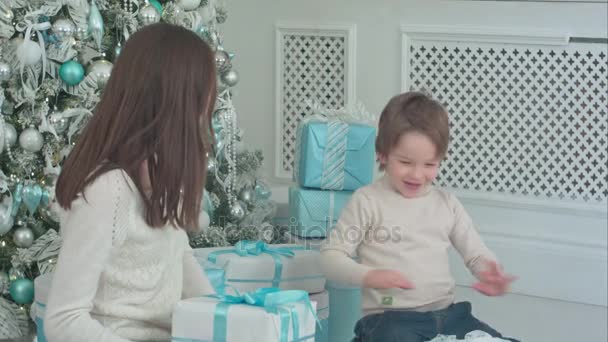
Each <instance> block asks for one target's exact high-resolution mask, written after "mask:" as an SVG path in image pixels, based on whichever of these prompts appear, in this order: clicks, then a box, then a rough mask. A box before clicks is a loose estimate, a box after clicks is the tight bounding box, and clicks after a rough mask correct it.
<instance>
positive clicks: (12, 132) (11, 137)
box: [4, 122, 17, 146]
mask: <svg viewBox="0 0 608 342" xmlns="http://www.w3.org/2000/svg"><path fill="white" fill-rule="evenodd" d="M4 139H6V141H7V142H8V146H14V145H15V143H16V142H17V130H16V129H15V126H13V125H11V124H9V123H8V122H6V123H5V124H4Z"/></svg>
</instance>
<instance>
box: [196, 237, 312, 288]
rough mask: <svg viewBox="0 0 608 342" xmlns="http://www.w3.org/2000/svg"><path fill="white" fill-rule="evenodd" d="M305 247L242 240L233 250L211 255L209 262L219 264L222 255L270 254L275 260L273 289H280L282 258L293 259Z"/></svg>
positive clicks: (216, 252)
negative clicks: (296, 252)
mask: <svg viewBox="0 0 608 342" xmlns="http://www.w3.org/2000/svg"><path fill="white" fill-rule="evenodd" d="M301 249H304V248H303V247H299V246H298V247H270V246H268V245H267V244H266V243H265V242H263V241H259V240H258V241H250V240H241V241H239V242H237V243H236V244H235V245H234V248H233V249H227V250H220V251H215V252H211V253H209V255H208V256H207V260H208V261H209V262H212V263H216V262H217V257H218V256H219V255H222V254H236V255H238V256H241V257H247V256H258V255H261V254H268V255H270V256H271V257H272V258H273V259H274V277H273V279H272V287H278V286H279V283H280V282H281V275H282V273H283V262H282V261H281V257H287V258H293V257H294V255H295V253H294V250H301Z"/></svg>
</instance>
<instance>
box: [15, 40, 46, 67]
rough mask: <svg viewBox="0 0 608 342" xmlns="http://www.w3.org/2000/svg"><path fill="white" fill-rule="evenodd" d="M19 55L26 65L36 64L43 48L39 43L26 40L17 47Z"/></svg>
mask: <svg viewBox="0 0 608 342" xmlns="http://www.w3.org/2000/svg"><path fill="white" fill-rule="evenodd" d="M17 56H18V57H19V60H20V61H21V63H23V64H24V65H34V64H36V63H38V62H39V61H40V58H41V57H42V49H41V48H40V45H38V43H36V42H33V41H31V40H24V41H23V42H22V43H21V44H20V45H19V47H18V48H17Z"/></svg>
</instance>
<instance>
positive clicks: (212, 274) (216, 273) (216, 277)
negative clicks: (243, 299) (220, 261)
mask: <svg viewBox="0 0 608 342" xmlns="http://www.w3.org/2000/svg"><path fill="white" fill-rule="evenodd" d="M204 271H205V275H207V279H209V282H210V283H211V286H213V289H214V290H215V293H217V294H224V292H225V291H226V285H225V283H226V279H225V272H224V269H223V268H214V267H205V268H204Z"/></svg>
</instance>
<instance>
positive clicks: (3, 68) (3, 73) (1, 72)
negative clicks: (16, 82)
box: [0, 62, 11, 82]
mask: <svg viewBox="0 0 608 342" xmlns="http://www.w3.org/2000/svg"><path fill="white" fill-rule="evenodd" d="M10 78H11V66H10V65H9V64H8V63H5V62H0V82H2V81H7V80H8V79H10Z"/></svg>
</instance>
